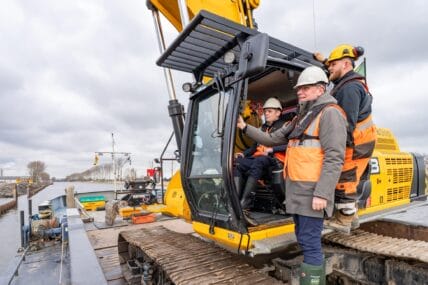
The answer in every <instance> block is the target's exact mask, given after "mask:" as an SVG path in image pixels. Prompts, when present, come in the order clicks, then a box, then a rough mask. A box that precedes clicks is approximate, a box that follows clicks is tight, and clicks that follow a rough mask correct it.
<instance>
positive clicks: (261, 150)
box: [252, 127, 285, 163]
mask: <svg viewBox="0 0 428 285" xmlns="http://www.w3.org/2000/svg"><path fill="white" fill-rule="evenodd" d="M270 130H271V128H270V127H269V128H267V129H266V133H269V132H270ZM267 148H268V147H266V146H264V145H262V144H259V145H257V148H256V151H255V152H254V153H253V155H252V156H253V157H257V156H263V155H266V154H265V152H266V149H267ZM273 156H274V157H276V158H277V159H278V160H279V161H281V162H282V163H284V160H285V152H275V153H274V154H273Z"/></svg>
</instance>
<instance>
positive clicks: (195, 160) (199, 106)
mask: <svg viewBox="0 0 428 285" xmlns="http://www.w3.org/2000/svg"><path fill="white" fill-rule="evenodd" d="M229 98H230V91H225V92H214V93H213V94H211V95H209V96H201V97H200V98H198V99H196V100H195V103H194V107H193V110H192V114H193V116H192V122H191V123H192V125H193V128H192V134H191V136H190V137H191V141H190V144H191V150H192V155H191V158H190V165H189V166H190V167H189V168H190V176H189V180H188V181H189V183H190V185H191V188H192V192H193V197H194V199H195V202H196V206H197V207H198V209H199V210H200V211H207V212H219V213H226V210H225V205H224V203H223V202H222V196H224V195H223V194H222V191H223V178H222V177H223V175H222V163H221V155H222V141H223V129H224V118H225V113H226V108H227V105H228V102H229Z"/></svg>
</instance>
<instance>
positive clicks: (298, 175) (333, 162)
mask: <svg viewBox="0 0 428 285" xmlns="http://www.w3.org/2000/svg"><path fill="white" fill-rule="evenodd" d="M327 84H328V79H327V76H326V74H325V73H324V71H323V70H322V69H321V68H319V67H316V66H311V67H307V68H306V69H305V70H304V71H303V72H302V73H301V74H300V76H299V78H298V81H297V84H296V85H295V87H294V88H295V89H296V90H297V97H298V100H299V105H300V109H299V113H298V116H297V119H296V121H295V122H294V124H288V125H284V126H283V127H282V128H281V129H279V130H277V131H276V132H273V133H269V134H265V133H263V132H260V131H259V130H257V129H256V128H253V127H251V126H248V125H246V124H245V122H244V121H243V120H242V119H241V118H240V119H239V120H238V127H239V128H241V129H243V130H244V131H245V133H246V134H247V135H248V136H250V137H251V138H253V139H254V140H255V141H257V142H259V143H261V144H264V145H277V144H284V143H285V142H288V144H287V152H286V160H285V165H284V171H285V173H284V175H285V183H286V187H285V188H286V211H287V213H289V214H292V215H293V219H294V223H295V234H296V237H297V241H298V243H299V245H300V247H301V248H302V251H303V256H304V259H303V263H302V264H301V272H302V275H301V278H300V282H301V284H325V268H324V264H323V263H324V257H323V252H322V248H321V231H322V229H323V221H324V217H325V216H331V215H332V214H333V206H334V190H335V186H336V183H337V181H338V180H339V176H340V174H341V169H342V165H343V162H344V156H345V147H346V116H345V114H344V112H343V110H342V109H341V108H340V107H339V106H338V105H337V104H336V103H337V101H336V100H335V99H334V98H333V97H332V96H331V95H329V94H328V92H326V85H327Z"/></svg>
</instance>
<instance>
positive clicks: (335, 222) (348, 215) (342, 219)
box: [324, 202, 358, 235]
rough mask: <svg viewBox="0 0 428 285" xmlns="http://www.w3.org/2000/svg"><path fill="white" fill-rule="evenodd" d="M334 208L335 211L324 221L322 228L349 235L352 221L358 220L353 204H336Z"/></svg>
mask: <svg viewBox="0 0 428 285" xmlns="http://www.w3.org/2000/svg"><path fill="white" fill-rule="evenodd" d="M335 206H336V211H335V212H334V215H333V217H332V218H331V219H328V220H325V221H324V228H326V229H331V230H335V231H339V232H343V233H345V234H348V235H349V234H350V233H351V224H352V220H354V219H355V218H356V219H358V215H357V209H356V207H355V202H350V203H337V204H335Z"/></svg>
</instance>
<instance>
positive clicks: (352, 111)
mask: <svg viewBox="0 0 428 285" xmlns="http://www.w3.org/2000/svg"><path fill="white" fill-rule="evenodd" d="M363 53H364V49H363V48H362V47H353V46H351V45H349V44H343V45H339V46H337V47H336V48H335V49H333V51H332V52H331V53H330V56H329V57H328V59H325V60H324V59H323V58H322V56H321V54H319V53H315V54H314V56H315V58H316V59H318V60H320V61H322V62H324V64H325V65H326V67H327V68H328V71H329V79H330V81H332V82H333V83H334V88H333V89H332V91H331V95H332V96H333V97H334V98H335V99H336V100H337V104H338V105H339V106H340V107H342V109H343V110H344V111H345V113H346V118H347V121H348V128H347V148H346V154H345V163H344V166H343V169H342V175H341V176H340V179H339V183H338V184H337V185H336V191H335V206H336V211H335V215H334V217H333V218H331V219H329V220H326V221H325V223H324V227H326V228H330V229H334V230H338V231H342V232H345V233H349V232H350V230H351V229H353V228H357V227H358V226H359V222H358V215H357V204H356V202H357V201H356V197H357V195H356V194H357V186H358V184H359V182H360V179H361V176H362V175H363V174H364V173H365V171H368V163H369V160H370V157H371V155H372V153H373V150H374V146H375V140H376V127H375V125H374V124H373V121H372V115H371V113H372V107H371V105H372V96H371V94H370V93H369V90H368V87H367V84H366V82H365V78H364V77H362V76H361V75H359V74H358V73H356V72H355V71H354V67H355V60H357V59H358V57H360V56H361V55H362V54H363Z"/></svg>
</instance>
